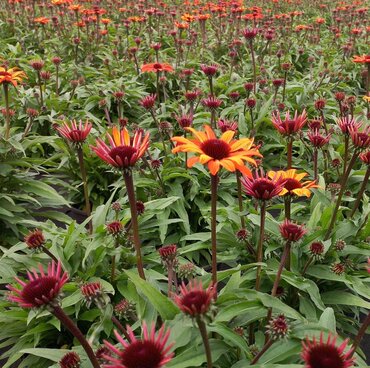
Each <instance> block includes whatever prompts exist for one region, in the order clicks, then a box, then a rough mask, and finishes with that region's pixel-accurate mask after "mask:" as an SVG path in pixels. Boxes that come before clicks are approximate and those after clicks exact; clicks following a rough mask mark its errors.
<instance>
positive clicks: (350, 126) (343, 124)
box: [337, 115, 362, 135]
mask: <svg viewBox="0 0 370 368" xmlns="http://www.w3.org/2000/svg"><path fill="white" fill-rule="evenodd" d="M337 124H338V127H339V129H340V130H341V131H342V133H343V134H346V135H349V134H350V131H351V130H358V129H359V128H360V127H361V125H362V122H361V121H358V120H357V119H356V118H354V117H353V116H351V115H347V116H343V117H341V118H339V119H338V120H337Z"/></svg>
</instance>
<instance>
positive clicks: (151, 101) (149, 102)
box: [139, 94, 157, 111]
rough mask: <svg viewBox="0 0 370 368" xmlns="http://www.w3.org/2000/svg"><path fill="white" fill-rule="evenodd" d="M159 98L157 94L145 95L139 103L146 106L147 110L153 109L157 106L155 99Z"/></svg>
mask: <svg viewBox="0 0 370 368" xmlns="http://www.w3.org/2000/svg"><path fill="white" fill-rule="evenodd" d="M156 100H157V95H156V94H151V95H148V96H145V97H143V98H142V99H141V100H140V101H139V104H140V105H141V106H142V107H144V109H145V110H148V111H150V110H153V108H154V106H155V101H156Z"/></svg>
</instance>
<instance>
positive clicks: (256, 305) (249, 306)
mask: <svg viewBox="0 0 370 368" xmlns="http://www.w3.org/2000/svg"><path fill="white" fill-rule="evenodd" d="M261 308H263V307H262V305H261V303H260V302H258V301H257V300H253V301H243V302H239V303H235V304H232V305H228V306H227V307H224V308H222V309H221V310H220V311H219V312H218V313H217V316H216V321H217V322H229V321H231V320H232V319H233V318H234V317H237V316H239V315H241V314H243V313H246V312H250V311H253V310H255V311H257V310H260V309H261Z"/></svg>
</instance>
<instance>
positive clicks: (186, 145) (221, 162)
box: [171, 125, 262, 177]
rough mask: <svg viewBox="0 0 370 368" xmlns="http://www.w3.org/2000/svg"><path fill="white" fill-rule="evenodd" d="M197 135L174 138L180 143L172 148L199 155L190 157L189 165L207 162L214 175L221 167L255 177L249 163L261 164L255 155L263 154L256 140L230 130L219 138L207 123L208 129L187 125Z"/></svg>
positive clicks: (175, 150)
mask: <svg viewBox="0 0 370 368" xmlns="http://www.w3.org/2000/svg"><path fill="white" fill-rule="evenodd" d="M186 130H188V131H189V132H191V133H192V134H193V136H194V139H187V138H185V137H173V138H171V140H172V141H173V142H176V143H177V145H176V147H175V148H174V149H173V150H172V152H173V153H177V152H192V153H195V154H197V156H193V157H190V158H189V159H188V161H187V165H188V167H192V166H194V165H195V164H196V163H198V162H199V163H201V164H203V165H205V164H207V165H208V169H209V171H210V173H211V174H212V175H216V174H217V173H218V171H219V170H220V168H221V167H224V168H225V169H226V170H228V171H232V172H233V171H235V170H239V171H240V172H242V173H243V174H244V175H246V176H248V177H252V173H251V171H250V170H249V169H248V168H247V167H246V166H245V165H244V162H248V163H250V164H252V165H254V166H257V163H256V161H255V160H254V159H253V158H252V156H257V157H262V155H261V154H260V153H259V151H258V149H256V148H255V147H254V145H253V139H249V138H241V139H238V140H237V139H233V138H234V135H235V132H233V131H231V130H228V131H226V132H225V133H223V134H222V136H221V138H217V137H216V135H215V133H214V131H213V130H212V128H211V127H210V126H208V125H205V126H204V130H205V131H204V132H201V131H197V130H195V129H193V128H186Z"/></svg>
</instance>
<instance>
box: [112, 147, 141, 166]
mask: <svg viewBox="0 0 370 368" xmlns="http://www.w3.org/2000/svg"><path fill="white" fill-rule="evenodd" d="M136 152H137V149H136V148H134V147H131V146H118V147H114V148H113V149H112V150H111V151H110V152H109V156H110V157H112V159H113V160H116V157H119V158H120V159H121V160H122V162H124V163H125V162H128V163H129V162H130V161H131V158H132V156H133V155H134V154H135V153H136Z"/></svg>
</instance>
